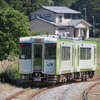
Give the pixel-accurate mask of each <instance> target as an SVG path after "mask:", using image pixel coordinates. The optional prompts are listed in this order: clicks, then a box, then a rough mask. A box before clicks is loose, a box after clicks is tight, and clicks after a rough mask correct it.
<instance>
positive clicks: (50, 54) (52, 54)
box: [45, 43, 56, 59]
mask: <svg viewBox="0 0 100 100" xmlns="http://www.w3.org/2000/svg"><path fill="white" fill-rule="evenodd" d="M45 59H56V44H49V43H48V44H45Z"/></svg>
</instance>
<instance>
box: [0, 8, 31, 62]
mask: <svg viewBox="0 0 100 100" xmlns="http://www.w3.org/2000/svg"><path fill="white" fill-rule="evenodd" d="M28 28H29V23H28V18H27V17H26V16H25V15H24V14H23V13H20V12H19V11H16V10H14V9H4V10H1V11H0V60H3V59H4V58H6V57H8V55H10V54H11V53H15V54H18V50H19V49H18V47H19V38H20V37H23V36H28V35H29V31H28Z"/></svg>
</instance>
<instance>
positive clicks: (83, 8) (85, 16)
mask: <svg viewBox="0 0 100 100" xmlns="http://www.w3.org/2000/svg"><path fill="white" fill-rule="evenodd" d="M86 9H87V8H83V10H84V11H85V21H86Z"/></svg>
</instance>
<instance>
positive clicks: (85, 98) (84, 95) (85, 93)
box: [83, 82, 100, 100]
mask: <svg viewBox="0 0 100 100" xmlns="http://www.w3.org/2000/svg"><path fill="white" fill-rule="evenodd" d="M98 84H100V82H97V83H94V84H93V85H91V86H89V87H88V88H87V89H86V90H85V91H84V93H83V100H88V97H87V94H88V92H89V90H90V89H91V88H93V87H94V86H96V85H98Z"/></svg>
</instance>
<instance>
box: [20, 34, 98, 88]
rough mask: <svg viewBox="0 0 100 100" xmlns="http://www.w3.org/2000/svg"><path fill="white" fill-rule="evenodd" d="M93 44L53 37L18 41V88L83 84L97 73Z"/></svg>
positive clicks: (26, 38) (29, 38)
mask: <svg viewBox="0 0 100 100" xmlns="http://www.w3.org/2000/svg"><path fill="white" fill-rule="evenodd" d="M96 56H97V45H96V42H94V41H84V40H80V39H76V40H75V39H72V38H71V39H68V38H66V37H58V36H56V35H50V36H49V35H47V36H30V37H21V38H20V53H19V62H20V63H19V65H20V67H19V73H20V82H21V84H27V85H39V86H40V85H53V84H57V83H65V82H68V81H71V80H76V79H81V80H82V81H86V80H87V79H88V78H93V76H94V72H95V70H96Z"/></svg>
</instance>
